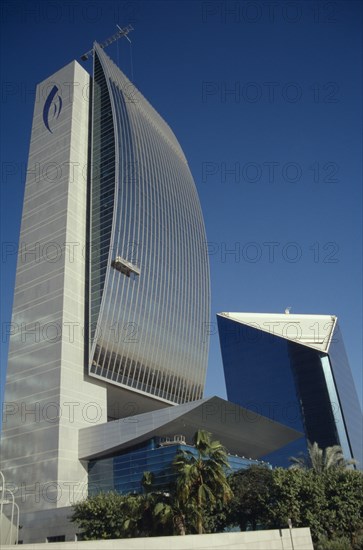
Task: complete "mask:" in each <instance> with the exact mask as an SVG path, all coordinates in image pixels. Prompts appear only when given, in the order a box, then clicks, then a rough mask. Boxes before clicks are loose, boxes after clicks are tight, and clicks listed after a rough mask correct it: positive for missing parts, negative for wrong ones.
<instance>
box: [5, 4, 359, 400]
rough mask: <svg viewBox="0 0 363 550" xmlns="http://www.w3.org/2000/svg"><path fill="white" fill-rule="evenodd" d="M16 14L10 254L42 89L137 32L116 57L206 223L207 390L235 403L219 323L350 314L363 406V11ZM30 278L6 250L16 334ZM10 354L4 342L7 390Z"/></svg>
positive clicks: (8, 108) (190, 8) (152, 9)
mask: <svg viewBox="0 0 363 550" xmlns="http://www.w3.org/2000/svg"><path fill="white" fill-rule="evenodd" d="M1 9H2V17H1V19H2V29H1V42H2V61H1V64H2V96H1V110H2V135H1V150H2V162H1V167H2V184H1V198H2V203H1V223H2V225H1V240H2V246H3V252H4V246H6V243H15V244H16V243H17V241H18V238H19V231H20V220H21V209H22V199H23V192H24V182H25V170H26V162H27V155H28V147H29V140H30V132H31V122H32V113H33V104H34V90H35V86H36V84H37V83H38V82H40V81H42V80H43V79H45V78H46V77H48V76H49V75H51V74H52V73H54V72H56V71H57V70H58V69H60V68H61V67H62V66H64V65H66V64H67V63H69V62H70V61H72V60H73V59H75V58H79V57H80V56H81V55H82V54H83V53H84V52H85V51H87V50H89V49H90V48H91V46H92V43H93V41H94V40H97V41H100V42H102V40H104V39H105V38H107V37H108V36H109V35H111V34H113V33H114V32H115V31H116V30H117V29H116V24H119V25H121V26H124V25H126V24H128V23H131V24H132V25H133V26H134V28H135V30H134V32H132V34H131V35H130V38H131V40H132V49H130V46H129V44H128V42H127V41H126V40H125V39H123V40H120V41H119V42H118V43H117V45H116V44H114V45H112V46H110V47H109V48H108V50H107V53H108V54H109V55H110V56H111V57H112V58H113V59H114V60H115V61H116V62H118V63H119V65H120V67H121V69H122V70H123V71H124V72H125V73H126V74H127V75H128V76H129V77H132V76H133V80H134V82H135V84H136V86H137V87H138V88H139V89H140V90H141V92H142V93H143V94H144V95H145V97H146V98H148V99H149V101H150V102H151V104H152V105H153V106H154V107H155V108H156V109H157V111H159V113H160V114H161V115H162V116H163V118H165V120H166V121H167V122H168V123H169V125H170V126H171V128H172V129H173V131H174V132H175V134H176V136H177V138H178V140H179V141H180V143H181V146H182V147H183V149H184V152H185V154H186V157H187V159H188V162H189V165H190V168H191V171H192V173H193V176H194V179H195V182H196V185H197V188H198V192H199V196H200V200H201V204H202V209H203V213H204V218H205V224H206V230H207V238H208V250H209V254H210V268H211V280H212V318H211V322H212V326H211V332H212V335H211V346H210V359H209V370H208V377H207V388H206V394H207V395H211V394H216V395H220V396H221V397H224V396H225V386H224V377H223V369H222V361H221V355H220V349H219V341H218V335H217V333H216V324H215V315H216V313H217V312H220V311H245V312H282V311H284V309H285V308H286V307H287V306H291V307H292V310H291V311H292V312H293V313H318V314H334V315H337V316H338V318H339V320H340V324H341V328H342V332H343V336H344V340H345V344H346V349H347V353H348V357H349V360H350V364H351V367H352V371H353V376H354V379H355V382H356V386H357V390H358V394H359V397H360V400H362V40H361V39H362V36H361V35H362V4H361V2H359V1H349V0H345V1H343V2H341V1H314V0H312V1H307V2H305V1H297V2H295V1H288V2H284V1H279V0H274V1H271V2H269V0H267V1H266V0H256V1H249V2H245V1H240V2H238V1H183V2H178V1H175V2H174V1H167V2H154V1H152V0H149V1H145V2H143V1H141V2H138V1H121V2H113V1H99V0H92V1H81V0H78V1H75V2H73V1H72V2H71V1H70V0H69V1H61V0H58V1H57V0H55V1H51V2H41V1H40V2H33V1H25V2H20V1H17V0H9V1H6V0H5V1H3V2H2V4H1ZM131 60H132V61H131ZM86 67H87V68H89V69H90V66H89V64H88V65H87V64H86ZM4 243H5V244H4ZM231 251H232V252H231ZM15 268H16V257H15V255H10V256H6V255H4V253H3V254H2V261H1V271H2V285H1V313H2V330H3V331H4V327H5V326H6V325H5V323H6V322H9V321H10V318H11V306H12V294H13V287H14V282H15ZM6 356H7V338H6V335H4V334H3V338H2V354H1V358H2V371H1V372H2V383H3V382H4V372H5V365H6Z"/></svg>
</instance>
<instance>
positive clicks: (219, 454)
mask: <svg viewBox="0 0 363 550" xmlns="http://www.w3.org/2000/svg"><path fill="white" fill-rule="evenodd" d="M193 443H194V447H195V449H196V454H195V453H192V452H191V451H181V452H180V453H178V455H177V456H176V457H175V459H174V462H173V466H174V469H175V471H176V472H177V474H178V477H177V482H176V500H177V502H178V506H179V508H180V509H181V510H184V515H185V516H186V517H188V518H189V519H190V520H191V523H192V525H193V526H194V528H195V529H196V531H197V532H198V533H199V534H202V533H203V512H204V510H205V509H206V506H207V505H209V506H211V505H214V504H216V502H217V501H220V502H222V503H223V504H226V503H227V502H228V501H229V500H230V499H231V498H232V490H231V488H230V486H229V483H228V481H227V476H226V472H227V470H228V469H229V464H228V459H227V452H226V450H225V448H224V447H223V445H221V443H220V442H219V441H212V439H211V434H210V433H209V432H206V431H204V430H198V431H197V432H196V433H195V435H194V438H193Z"/></svg>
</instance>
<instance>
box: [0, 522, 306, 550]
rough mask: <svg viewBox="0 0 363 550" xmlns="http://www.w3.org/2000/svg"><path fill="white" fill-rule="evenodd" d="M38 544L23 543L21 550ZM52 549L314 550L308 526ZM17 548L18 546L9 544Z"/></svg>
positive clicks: (85, 543) (61, 545)
mask: <svg viewBox="0 0 363 550" xmlns="http://www.w3.org/2000/svg"><path fill="white" fill-rule="evenodd" d="M40 547H41V545H40V544H39V543H37V544H24V545H23V546H22V548H23V550H39V548H40ZM53 547H54V550H170V548H173V550H198V549H199V550H217V549H218V550H223V549H226V550H227V549H228V550H314V547H313V543H312V540H311V535H310V529H309V528H308V527H304V528H301V529H291V532H290V531H289V529H282V530H279V529H275V530H273V531H253V532H252V531H251V532H245V533H218V534H212V535H187V536H185V537H180V536H179V537H177V536H176V537H150V538H136V539H117V540H98V541H82V542H58V543H54V546H52V548H53ZM7 548H8V549H9V550H10V549H13V550H16V548H18V547H17V546H8V547H7Z"/></svg>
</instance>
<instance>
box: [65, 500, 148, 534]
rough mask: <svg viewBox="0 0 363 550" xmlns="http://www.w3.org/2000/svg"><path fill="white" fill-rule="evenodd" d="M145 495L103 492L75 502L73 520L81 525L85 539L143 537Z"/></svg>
mask: <svg viewBox="0 0 363 550" xmlns="http://www.w3.org/2000/svg"><path fill="white" fill-rule="evenodd" d="M141 498H142V497H141V496H140V495H120V494H119V493H116V492H110V493H99V494H98V495H95V496H91V497H88V498H87V499H85V500H83V501H81V502H78V503H76V504H74V506H73V515H72V517H71V521H73V522H74V523H77V525H78V526H79V527H80V529H81V530H82V536H83V538H84V539H85V540H97V539H112V538H127V537H137V536H142V535H143V534H144V530H143V528H142V508H141V505H140V504H141Z"/></svg>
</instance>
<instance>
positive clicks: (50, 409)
mask: <svg viewBox="0 0 363 550" xmlns="http://www.w3.org/2000/svg"><path fill="white" fill-rule="evenodd" d="M93 57H94V69H93V76H92V77H90V75H89V74H88V72H87V71H85V70H84V69H83V68H82V67H81V66H80V65H79V64H78V63H77V62H76V61H74V62H72V63H70V64H69V65H67V66H66V67H64V68H63V69H61V70H60V71H58V72H56V73H55V74H54V75H52V76H51V77H49V78H47V79H46V80H45V81H44V82H42V83H41V84H39V85H38V87H37V91H36V98H37V100H36V102H35V109H34V117H33V128H32V135H31V143H30V152H29V161H28V171H27V179H26V186H25V196H24V205H23V213H22V223H21V233H20V243H19V254H18V263H17V272H16V283H15V294H14V304H13V316H12V323H11V325H10V327H9V334H10V347H9V360H8V370H7V381H6V388H5V403H4V411H3V432H2V444H1V460H2V462H1V470H2V471H3V473H4V475H5V478H6V482H7V484H8V486H9V487H11V488H12V491H13V493H14V494H15V497H16V499H17V502H18V504H19V507H20V514H21V519H20V521H21V524H22V525H23V530H22V532H21V538H22V540H23V542H42V541H43V542H45V540H46V539H47V540H48V542H54V541H60V540H63V539H66V540H71V539H72V538H73V539H74V536H75V533H76V529H77V528H76V526H75V525H72V524H70V523H69V520H68V518H69V515H70V512H71V510H70V506H71V504H72V503H73V502H75V501H76V500H78V499H80V498H84V497H86V496H87V494H88V479H89V476H90V479H91V481H92V483H93V486H92V490H95V489H96V490H97V487H96V488H95V486H94V479H95V474H96V473H97V476H98V477H97V478H96V479H98V482H99V484H100V487H99V488H102V487H104V486H106V485H107V484H108V485H107V487H109V484H110V479H111V480H113V481H112V483H114V487H115V488H117V487H125V484H124V482H123V481H122V479H124V477H122V475H121V474H120V472H119V470H118V468H119V464H121V463H122V464H123V463H125V461H126V462H127V461H128V463H129V462H130V460H131V458H132V456H133V454H132V453H135V452H137V450H140V448H142V449H144V451H143V452H144V455H143V460H144V462H143V464H144V466H145V467H147V464H148V462H147V460H148V457H149V452H151V451H150V448H151V447H150V445H155V441H164V443H165V441H168V440H169V441H170V442H172V443H173V444H174V445H180V441H182V442H183V443H185V444H188V443H191V440H192V436H193V434H194V432H195V431H196V430H197V429H198V428H204V429H207V430H209V431H210V432H212V433H213V435H215V436H216V437H219V438H220V439H221V441H222V443H224V444H225V445H226V446H227V447H228V449H229V451H230V452H231V453H232V452H233V453H234V454H236V453H239V454H243V455H245V456H248V457H251V459H256V458H258V457H259V456H261V455H263V454H266V453H268V452H271V451H273V450H275V449H276V448H278V447H279V446H281V445H284V444H286V443H287V442H288V441H291V440H293V439H296V437H298V436H299V434H298V433H297V432H296V431H295V430H292V429H290V428H286V427H285V426H282V425H279V424H277V423H274V422H270V421H269V420H268V419H266V418H263V417H261V416H260V415H255V414H254V413H251V414H250V413H249V412H248V411H246V410H245V409H243V408H241V407H236V406H233V405H231V404H228V403H227V402H225V401H223V400H219V399H218V398H211V399H203V390H204V383H205V375H206V366H207V355H208V338H207V337H206V335H207V330H206V327H207V324H208V321H209V301H210V297H209V294H210V290H209V266H208V258H207V251H206V246H205V242H206V238H205V230H204V223H203V217H202V213H201V208H200V204H199V200H198V196H197V191H196V188H195V184H194V182H193V178H192V176H191V173H190V170H189V168H188V164H187V161H186V159H185V156H184V154H183V152H182V150H181V148H180V145H179V143H178V141H177V140H176V138H175V136H174V134H173V132H172V131H171V129H170V128H169V127H168V125H167V124H166V123H165V122H164V121H163V120H162V118H161V117H160V116H159V115H158V114H157V112H156V111H155V110H154V109H153V107H152V106H151V105H150V104H149V103H148V102H147V100H146V99H145V98H144V97H143V96H142V95H141V93H140V92H139V91H138V90H137V89H136V88H135V86H134V85H133V84H132V83H131V82H130V81H129V80H128V79H127V78H126V76H125V75H124V74H123V73H122V72H121V71H120V69H118V67H116V66H115V65H114V63H113V62H112V61H111V60H110V59H109V58H108V56H107V55H106V54H105V52H104V51H103V48H102V47H100V46H99V45H98V44H95V45H94V48H93ZM251 415H252V416H251ZM175 434H180V436H183V437H182V438H181V439H180V438H179V439H178V438H175V437H174V436H175ZM160 438H162V439H160ZM165 438H166V439H165ZM167 438H169V439H167ZM151 441H153V442H154V443H151ZM164 443H162V445H163V444H164ZM174 451H175V449H174ZM125 453H126V455H127V453H131V454H129V457H128V458H127V457H126V458H125ZM166 454H167V453H166ZM174 454H175V452H174ZM153 456H154V457H155V456H159V457H160V460H161V461H163V460H164V458H163V457H165V452H164V451H163V450H160V451H158V453H154V454H153ZM130 457H131V458H130ZM111 458H112V460H110V459H111ZM169 458H170V453H169ZM242 463H243V461H242V462H241V464H242ZM144 466H143V467H144ZM152 467H153V468H154V469H155V468H156V470H157V464H156V465H155V463H154V462H153V466H152ZM160 467H161V466H160ZM150 468H151V466H150ZM141 475H142V471H141V466H139V468H138V469H137V471H135V468H131V470H127V471H126V470H125V471H124V472H123V476H126V477H127V476H130V481H131V480H133V481H135V483H136V486H137V485H138V481H139V479H140V476H141ZM135 476H136V480H135ZM137 476H139V477H138V478H137Z"/></svg>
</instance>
